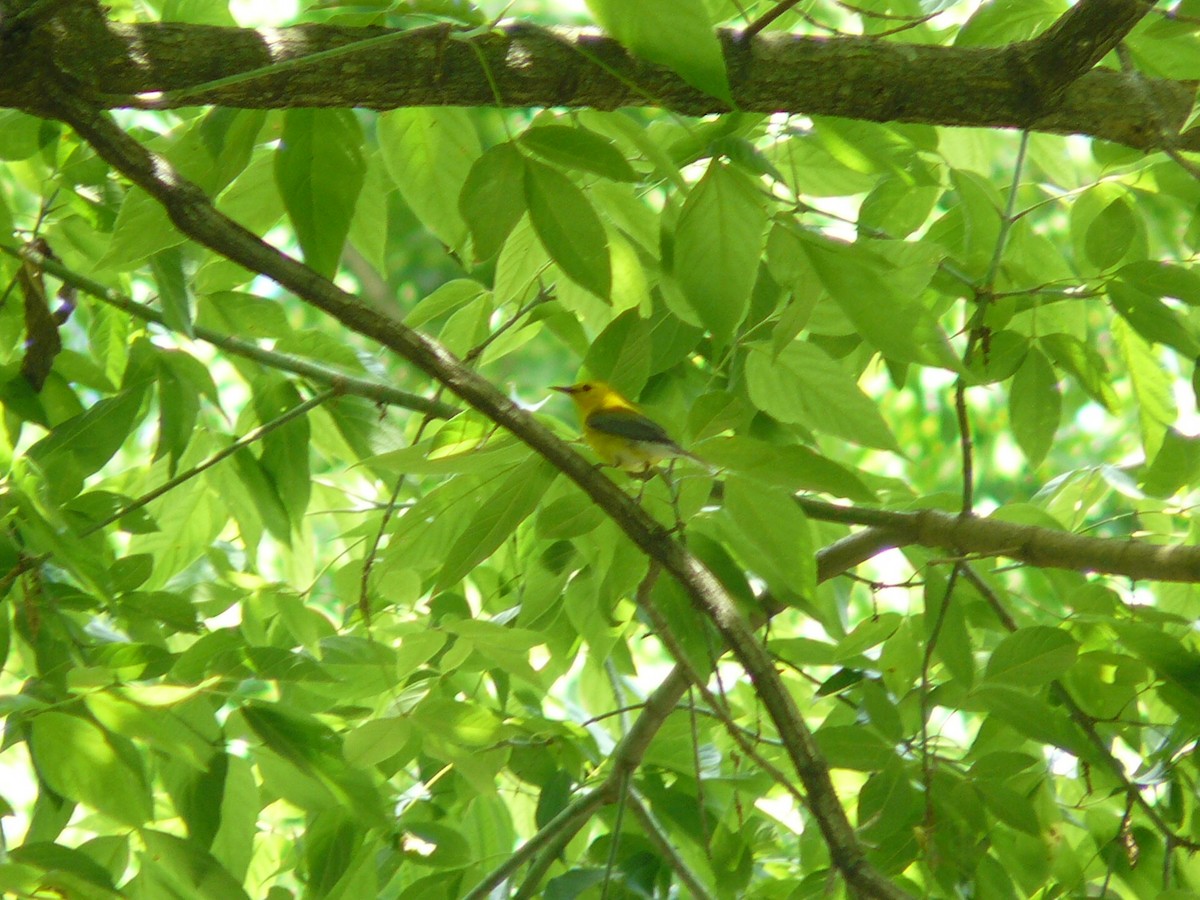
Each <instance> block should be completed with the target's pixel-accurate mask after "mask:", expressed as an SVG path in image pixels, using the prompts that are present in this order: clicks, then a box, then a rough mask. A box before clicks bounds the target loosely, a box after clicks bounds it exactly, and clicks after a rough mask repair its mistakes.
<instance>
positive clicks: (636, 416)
mask: <svg viewBox="0 0 1200 900" xmlns="http://www.w3.org/2000/svg"><path fill="white" fill-rule="evenodd" d="M551 390H554V391H560V392H561V393H564V394H566V395H567V396H568V397H570V398H571V400H572V401H574V403H575V408H576V409H577V410H578V411H579V417H580V420H581V422H582V424H583V439H584V440H585V441H587V442H588V444H589V445H591V448H592V449H593V450H595V451H596V455H597V456H599V457H600V459H601V461H602V462H603V463H604V464H605V465H609V466H615V467H617V468H619V469H623V470H625V471H627V472H640V473H641V474H642V475H643V476H645V475H648V474H649V472H650V469H651V468H652V467H653V466H655V465H656V464H658V463H659V462H661V461H663V460H664V459H672V458H674V457H679V456H685V457H688V458H689V459H693V460H696V461H697V462H700V460H699V458H698V457H696V456H695V455H693V454H691V453H689V452H688V451H686V450H684V449H683V448H682V447H680V446H679V445H678V444H677V443H675V441H674V440H672V439H671V436H670V435H669V434H667V431H666V429H665V428H663V427H662V426H661V425H659V424H658V423H657V422H655V421H654V420H653V419H651V418H650V417H649V416H647V415H646V414H645V413H643V412H642V411H641V410H640V409H638V407H637V406H636V405H635V404H633V403H631V402H630V401H628V400H626V399H625V398H624V397H622V396H621V395H620V394H619V393H618V392H617V391H616V390H614V389H613V388H612V387H610V386H609V385H608V384H606V383H605V382H603V381H581V382H579V383H578V384H570V385H555V386H552V387H551Z"/></svg>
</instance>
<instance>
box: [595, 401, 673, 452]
mask: <svg viewBox="0 0 1200 900" xmlns="http://www.w3.org/2000/svg"><path fill="white" fill-rule="evenodd" d="M587 426H588V427H589V428H594V429H595V430H596V431H599V432H601V433H602V434H611V435H614V436H616V437H623V438H628V439H629V440H631V441H648V442H650V443H653V444H667V445H669V446H672V447H673V446H675V442H674V441H673V440H671V436H670V435H669V434H667V432H666V429H664V428H663V427H662V426H661V425H659V424H658V423H657V422H655V421H654V420H652V419H648V418H646V417H645V416H643V415H642V414H641V413H636V412H632V411H630V410H625V409H610V410H603V409H599V410H596V411H595V412H594V413H591V414H590V415H589V416H588V417H587Z"/></svg>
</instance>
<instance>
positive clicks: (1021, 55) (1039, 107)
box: [0, 0, 1200, 150]
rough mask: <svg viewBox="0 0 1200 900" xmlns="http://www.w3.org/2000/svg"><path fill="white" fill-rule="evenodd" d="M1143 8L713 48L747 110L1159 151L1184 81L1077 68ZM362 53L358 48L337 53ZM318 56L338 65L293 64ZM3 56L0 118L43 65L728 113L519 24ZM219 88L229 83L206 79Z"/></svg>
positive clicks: (433, 100) (124, 34)
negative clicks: (980, 38)
mask: <svg viewBox="0 0 1200 900" xmlns="http://www.w3.org/2000/svg"><path fill="white" fill-rule="evenodd" d="M1146 9H1147V6H1146V5H1145V4H1143V3H1140V2H1138V0H1092V2H1089V3H1081V4H1079V5H1077V6H1076V7H1075V8H1074V9H1073V10H1072V11H1071V12H1069V13H1068V14H1067V15H1066V16H1064V17H1063V19H1062V20H1060V22H1059V23H1056V25H1055V26H1054V27H1053V28H1051V29H1050V30H1049V31H1047V32H1046V34H1045V35H1043V36H1042V37H1041V38H1038V39H1036V40H1033V41H1028V42H1025V43H1021V44H1014V45H1011V46H1007V47H987V48H978V47H965V48H963V47H939V46H929V45H921V44H904V43H898V42H897V43H893V42H888V41H881V40H877V39H873V38H858V37H845V38H812V37H802V36H797V35H792V34H782V33H769V34H761V35H757V36H755V37H754V38H752V39H750V40H743V39H742V38H741V36H740V34H739V33H737V32H733V31H722V32H721V41H722V45H723V47H724V52H725V59H726V65H727V68H728V71H729V77H730V83H731V85H732V90H733V97H734V99H735V101H736V103H737V105H738V107H739V108H740V109H743V110H746V111H749V112H761V113H774V112H788V113H803V114H808V115H818V114H819V115H833V116H846V117H850V118H857V119H866V120H870V121H877V122H888V121H898V122H920V123H928V124H935V125H960V126H977V127H989V128H1032V129H1035V130H1039V131H1049V132H1055V133H1062V134H1067V133H1079V134H1088V135H1093V136H1095V137H1100V138H1104V139H1106V140H1110V141H1116V142H1118V143H1122V144H1127V145H1129V146H1132V147H1137V148H1140V149H1147V150H1148V149H1154V148H1157V147H1159V146H1160V144H1161V142H1162V139H1161V137H1160V131H1159V128H1158V127H1156V126H1155V124H1154V123H1155V122H1156V121H1159V122H1162V124H1163V125H1164V126H1165V127H1166V128H1168V129H1170V130H1172V131H1175V130H1178V129H1179V128H1180V127H1181V126H1182V124H1183V122H1184V121H1185V119H1186V117H1187V115H1188V113H1189V112H1190V110H1191V104H1192V99H1193V98H1194V96H1195V89H1196V86H1195V84H1193V83H1185V82H1171V81H1148V82H1147V86H1148V87H1147V91H1146V92H1145V93H1144V94H1139V93H1137V92H1134V91H1132V90H1130V87H1129V79H1128V77H1127V76H1126V75H1124V74H1122V73H1121V72H1116V71H1111V70H1105V69H1093V70H1091V71H1088V70H1089V69H1091V67H1092V65H1093V64H1094V62H1095V60H1096V59H1097V58H1098V56H1102V55H1103V53H1104V52H1106V50H1107V49H1108V48H1109V47H1110V46H1111V45H1112V44H1113V43H1114V42H1115V41H1116V40H1118V39H1119V38H1120V37H1121V36H1122V35H1124V33H1125V32H1126V31H1127V30H1128V28H1129V27H1131V26H1132V24H1133V23H1134V22H1135V21H1136V20H1137V19H1138V18H1139V17H1140V16H1141V15H1143V14H1144V13H1145V10H1146ZM43 31H44V33H43ZM363 42H369V46H361V47H357V48H354V49H351V48H353V47H354V45H356V44H362V43H363ZM339 50H340V51H342V52H337V51H339ZM329 51H335V52H334V53H333V54H332V55H325V56H323V57H322V58H320V59H317V60H313V61H304V62H301V63H299V64H297V61H298V60H301V59H303V58H306V57H312V56H313V55H314V54H318V53H322V54H328V52H329ZM0 52H2V53H3V57H4V59H5V60H6V65H5V67H3V68H0V106H8V107H15V108H20V109H25V110H27V111H30V112H33V113H35V114H46V115H52V114H53V113H52V111H51V110H49V109H48V108H47V105H46V94H45V91H44V89H43V84H44V82H43V80H42V77H41V72H40V71H39V70H40V69H41V67H42V66H43V65H44V64H45V61H46V60H51V59H53V60H57V61H58V63H59V64H60V66H62V67H63V68H64V69H66V71H68V72H69V73H72V75H73V77H75V78H77V79H78V81H79V86H80V88H85V89H86V91H87V92H88V94H89V95H90V96H91V97H92V98H93V99H94V100H95V101H96V102H97V103H99V104H100V105H103V106H108V107H116V106H128V105H138V104H142V105H152V106H156V107H179V106H198V105H205V104H215V105H222V106H230V107H254V108H264V107H265V108H282V107H301V106H303V107H347V106H361V107H371V108H375V109H393V108H396V107H403V106H493V105H495V104H496V103H497V102H499V103H500V104H501V105H503V106H509V107H553V106H558V107H575V108H578V107H592V108H596V109H606V110H610V109H617V108H620V107H627V106H657V107H661V108H664V109H670V110H673V111H676V112H680V113H684V114H688V115H703V114H706V113H714V112H722V111H725V109H726V107H725V106H724V105H723V104H722V103H721V102H720V101H718V100H715V99H714V98H712V97H710V96H708V95H706V94H704V93H702V92H700V91H698V90H696V89H695V88H692V87H691V86H689V85H688V84H687V83H686V82H684V81H683V80H682V79H680V78H679V77H678V76H676V75H675V74H674V73H673V72H671V71H669V70H667V69H664V68H661V67H659V66H654V65H651V64H649V63H646V62H644V61H642V60H639V59H637V58H636V57H633V56H632V55H630V54H629V53H627V52H626V51H625V49H624V48H623V47H622V46H621V45H620V44H618V43H617V42H616V41H613V40H611V39H609V38H607V37H604V36H603V35H601V34H599V33H597V32H594V31H588V30H581V29H566V28H554V29H550V28H541V27H538V26H534V25H527V24H520V23H510V24H506V25H504V26H503V27H501V28H498V29H496V30H494V31H492V32H490V33H488V34H485V35H481V36H478V37H473V38H470V39H467V38H460V37H458V36H456V35H455V34H454V32H453V31H452V30H451V29H450V28H448V27H446V26H435V27H428V28H420V29H415V30H411V31H398V30H389V29H383V28H362V29H357V28H341V27H336V26H329V25H297V26H292V27H289V28H277V29H260V30H252V29H238V28H217V27H211V26H201V25H187V24H181V23H169V22H168V23H148V24H146V23H144V24H136V25H125V24H116V23H109V24H105V23H104V22H103V21H102V20H100V21H95V20H94V17H93V20H87V21H84V22H83V23H82V24H76V23H72V24H71V27H66V28H61V29H59V30H57V31H55V30H54V29H51V28H47V29H44V30H42V31H35V32H32V33H17V34H9V35H5V36H4V37H3V40H2V41H0ZM264 67H268V71H266V72H264V73H261V74H255V75H253V76H250V77H247V78H244V79H242V80H235V81H234V83H228V79H229V76H232V75H238V74H239V73H249V72H255V71H256V70H262V69H264ZM270 67H275V68H276V70H275V71H271V70H270ZM1084 73H1086V74H1084ZM1080 75H1082V77H1079V76H1080ZM219 79H226V83H223V84H222V85H219V86H215V85H213V84H211V82H215V81H217V80H219ZM493 86H494V87H493ZM1156 117H1157V118H1156ZM1175 147H1176V149H1184V150H1187V149H1200V129H1192V130H1191V131H1189V132H1187V133H1186V134H1184V135H1182V136H1180V137H1179V138H1178V139H1177V140H1176V141H1175Z"/></svg>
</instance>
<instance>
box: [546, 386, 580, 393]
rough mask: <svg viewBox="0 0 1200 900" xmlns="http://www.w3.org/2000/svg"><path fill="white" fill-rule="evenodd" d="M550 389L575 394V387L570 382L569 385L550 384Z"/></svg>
mask: <svg viewBox="0 0 1200 900" xmlns="http://www.w3.org/2000/svg"><path fill="white" fill-rule="evenodd" d="M550 390H552V391H559V392H560V393H563V394H573V393H575V388H573V387H572V386H571V385H569V384H568V385H562V384H552V385H550Z"/></svg>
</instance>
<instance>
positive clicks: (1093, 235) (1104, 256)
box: [1084, 197, 1134, 269]
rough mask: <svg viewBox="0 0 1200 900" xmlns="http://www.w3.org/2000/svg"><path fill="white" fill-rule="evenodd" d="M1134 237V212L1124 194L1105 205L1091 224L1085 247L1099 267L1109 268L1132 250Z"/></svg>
mask: <svg viewBox="0 0 1200 900" xmlns="http://www.w3.org/2000/svg"><path fill="white" fill-rule="evenodd" d="M1133 237H1134V215H1133V210H1131V209H1130V208H1129V203H1128V201H1127V200H1126V199H1125V198H1124V197H1118V198H1117V199H1116V200H1114V201H1112V202H1111V203H1109V204H1108V206H1106V207H1104V209H1103V210H1101V211H1100V214H1099V215H1098V216H1096V218H1094V219H1092V223H1091V224H1090V225H1089V226H1088V230H1087V236H1086V237H1085V238H1084V247H1085V249H1086V251H1087V255H1088V259H1090V260H1091V261H1092V262H1093V263H1095V264H1096V267H1097V268H1100V269H1108V268H1111V267H1112V266H1115V265H1116V264H1117V263H1118V262H1120V261H1121V258H1122V257H1123V256H1124V255H1125V254H1126V253H1128V252H1129V248H1130V246H1131V245H1132V244H1133Z"/></svg>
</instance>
